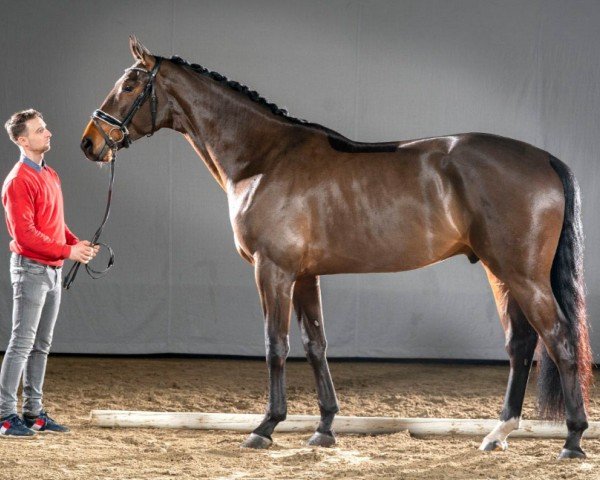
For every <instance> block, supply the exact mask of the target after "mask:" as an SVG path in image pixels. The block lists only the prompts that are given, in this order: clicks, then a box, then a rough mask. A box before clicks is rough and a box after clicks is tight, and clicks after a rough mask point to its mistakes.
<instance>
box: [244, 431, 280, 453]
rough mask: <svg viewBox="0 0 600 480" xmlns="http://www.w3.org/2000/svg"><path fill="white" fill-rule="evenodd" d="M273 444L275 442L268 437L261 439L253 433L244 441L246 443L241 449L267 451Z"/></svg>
mask: <svg viewBox="0 0 600 480" xmlns="http://www.w3.org/2000/svg"><path fill="white" fill-rule="evenodd" d="M272 443H273V441H272V440H270V439H269V438H267V437H261V436H260V435H257V434H256V433H251V434H250V435H249V436H248V438H247V439H246V440H245V441H244V443H242V445H241V447H242V448H256V449H265V448H269V447H270V446H271V444H272Z"/></svg>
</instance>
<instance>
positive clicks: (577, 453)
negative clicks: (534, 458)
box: [558, 448, 587, 460]
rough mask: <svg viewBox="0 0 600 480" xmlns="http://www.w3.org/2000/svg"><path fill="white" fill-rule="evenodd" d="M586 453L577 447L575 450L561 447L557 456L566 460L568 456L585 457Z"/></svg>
mask: <svg viewBox="0 0 600 480" xmlns="http://www.w3.org/2000/svg"><path fill="white" fill-rule="evenodd" d="M586 457H587V455H586V454H585V452H584V451H583V450H582V449H581V448H578V449H577V450H569V449H568V448H563V449H562V451H561V452H560V455H559V456H558V459H559V460H566V459H568V458H586Z"/></svg>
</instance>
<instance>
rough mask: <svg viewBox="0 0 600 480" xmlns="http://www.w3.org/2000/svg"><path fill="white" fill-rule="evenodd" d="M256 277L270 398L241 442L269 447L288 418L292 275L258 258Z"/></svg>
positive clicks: (250, 445) (246, 445)
mask: <svg viewBox="0 0 600 480" xmlns="http://www.w3.org/2000/svg"><path fill="white" fill-rule="evenodd" d="M255 276H256V283H257V286H258V290H259V293H260V299H261V303H262V307H263V313H264V315H265V345H266V349H267V355H266V357H267V367H268V369H269V400H268V404H267V411H266V414H265V417H264V419H263V421H262V422H261V424H260V425H259V426H258V427H257V428H256V429H254V431H253V432H252V433H251V434H250V436H249V437H248V438H247V439H246V441H245V442H244V443H243V444H242V446H243V447H248V448H268V447H269V446H270V445H271V443H273V441H272V439H271V434H272V433H273V430H275V427H276V426H277V424H278V423H279V422H281V421H283V420H285V418H286V415H287V402H286V398H285V360H286V358H287V355H288V353H289V349H290V346H289V329H290V316H291V308H292V287H293V283H294V279H293V277H292V276H291V275H290V274H289V273H287V272H285V271H283V270H282V269H280V268H279V267H278V266H277V265H275V264H274V263H272V262H271V261H269V260H268V259H257V261H256V263H255Z"/></svg>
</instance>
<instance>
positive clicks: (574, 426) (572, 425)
mask: <svg viewBox="0 0 600 480" xmlns="http://www.w3.org/2000/svg"><path fill="white" fill-rule="evenodd" d="M588 427H589V424H588V422H587V420H584V419H581V420H567V429H568V430H569V432H583V431H584V430H587V428H588Z"/></svg>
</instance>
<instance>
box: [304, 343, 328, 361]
mask: <svg viewBox="0 0 600 480" xmlns="http://www.w3.org/2000/svg"><path fill="white" fill-rule="evenodd" d="M304 351H305V352H306V356H307V357H308V361H309V362H311V363H313V362H319V361H321V360H323V358H324V357H325V352H326V351H327V342H326V341H325V340H308V341H306V342H304Z"/></svg>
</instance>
